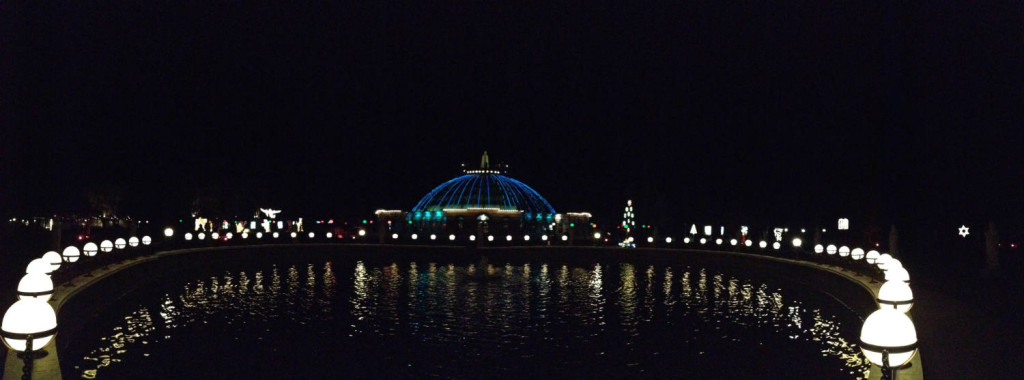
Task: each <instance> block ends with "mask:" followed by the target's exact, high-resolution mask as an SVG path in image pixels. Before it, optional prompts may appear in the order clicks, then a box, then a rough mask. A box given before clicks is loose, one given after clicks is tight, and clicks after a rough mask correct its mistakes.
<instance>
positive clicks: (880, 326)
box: [860, 308, 917, 367]
mask: <svg viewBox="0 0 1024 380" xmlns="http://www.w3.org/2000/svg"><path fill="white" fill-rule="evenodd" d="M860 341H861V345H860V346H861V350H863V351H864V356H865V357H867V358H868V360H869V361H871V362H872V363H874V364H875V365H879V366H881V365H882V364H883V361H882V351H883V350H885V351H888V353H889V363H888V364H889V366H891V367H902V366H903V365H905V364H907V362H909V361H910V359H913V357H914V354H916V353H917V330H916V329H915V328H914V322H913V321H911V320H910V318H909V317H907V315H906V314H904V313H902V312H900V311H898V310H896V309H889V308H885V309H878V310H875V311H874V312H872V313H871V315H869V316H868V318H867V319H865V320H864V325H863V326H861V330H860Z"/></svg>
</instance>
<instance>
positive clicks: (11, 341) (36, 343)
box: [0, 298, 57, 352]
mask: <svg viewBox="0 0 1024 380" xmlns="http://www.w3.org/2000/svg"><path fill="white" fill-rule="evenodd" d="M56 328H57V313H56V312H54V311H53V307H51V306H50V304H48V303H46V301H42V300H39V299H31V298H30V299H23V300H19V301H17V302H15V303H14V304H12V305H11V307H10V308H8V309H7V312H6V313H4V319H3V322H0V330H3V331H5V332H9V333H14V334H23V336H26V337H27V335H32V350H33V351H35V350H42V349H43V348H45V347H46V345H47V344H49V343H50V341H52V340H53V336H54V332H53V331H54V330H55V329H56ZM3 340H4V344H5V345H7V347H10V348H11V349H12V350H15V351H18V352H24V351H25V349H26V348H27V347H26V343H27V342H26V341H25V340H26V339H15V338H7V337H5V338H3Z"/></svg>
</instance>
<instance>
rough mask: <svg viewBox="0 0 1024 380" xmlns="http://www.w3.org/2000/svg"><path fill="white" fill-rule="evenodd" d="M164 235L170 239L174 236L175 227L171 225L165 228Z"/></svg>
mask: <svg viewBox="0 0 1024 380" xmlns="http://www.w3.org/2000/svg"><path fill="white" fill-rule="evenodd" d="M164 237H165V238H168V239H170V238H172V237H174V229H173V228H171V227H167V228H164Z"/></svg>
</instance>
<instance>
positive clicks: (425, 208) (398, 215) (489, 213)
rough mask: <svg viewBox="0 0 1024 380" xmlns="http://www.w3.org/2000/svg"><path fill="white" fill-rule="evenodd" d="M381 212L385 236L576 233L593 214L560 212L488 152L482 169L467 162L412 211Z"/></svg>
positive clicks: (483, 158) (378, 214) (380, 230)
mask: <svg viewBox="0 0 1024 380" xmlns="http://www.w3.org/2000/svg"><path fill="white" fill-rule="evenodd" d="M463 166H465V165H463ZM376 217H377V222H378V227H377V228H378V232H379V233H380V234H381V236H382V238H383V237H384V236H387V235H392V234H408V233H417V234H425V233H436V234H444V235H451V234H454V235H457V236H468V235H477V236H480V237H483V236H485V235H494V236H505V235H510V234H511V235H516V236H522V235H543V234H550V235H555V234H567V235H573V233H572V232H573V231H572V230H573V229H574V228H575V227H576V226H577V225H578V226H580V228H582V227H583V226H587V227H589V222H590V214H589V213H567V214H566V215H565V216H563V215H562V214H559V213H557V212H556V211H555V209H554V207H552V206H551V204H550V203H548V201H547V200H546V199H544V197H543V196H541V195H540V194H539V193H537V191H536V190H534V189H533V188H531V187H530V186H527V185H526V184H525V183H522V182H520V181H518V180H516V179H514V178H511V177H509V176H508V175H507V165H497V167H496V168H492V167H491V165H490V160H489V158H488V156H487V152H484V155H483V157H482V158H481V160H480V168H479V169H466V168H465V167H464V168H463V170H462V175H461V176H458V177H456V178H453V179H451V180H449V181H447V182H444V183H442V184H441V185H439V186H437V187H435V188H434V189H433V190H431V191H430V192H429V193H427V194H426V195H424V196H423V198H422V199H420V201H419V203H417V204H416V205H415V206H414V207H413V208H412V210H410V211H401V210H377V212H376ZM539 241H540V240H539V239H538V240H537V242H539Z"/></svg>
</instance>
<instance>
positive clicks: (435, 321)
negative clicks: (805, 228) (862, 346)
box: [74, 261, 868, 379]
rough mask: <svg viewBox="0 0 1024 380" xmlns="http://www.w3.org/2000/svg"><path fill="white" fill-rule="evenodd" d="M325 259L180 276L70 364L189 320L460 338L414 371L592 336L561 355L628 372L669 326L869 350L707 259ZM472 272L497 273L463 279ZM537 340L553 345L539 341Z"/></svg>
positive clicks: (754, 341)
mask: <svg viewBox="0 0 1024 380" xmlns="http://www.w3.org/2000/svg"><path fill="white" fill-rule="evenodd" d="M336 265H337V264H336V263H335V262H331V261H327V262H325V263H316V264H314V263H309V264H304V265H290V266H287V267H286V268H285V267H282V268H278V267H277V266H270V267H268V268H264V269H263V270H256V271H250V272H249V273H247V272H245V271H241V272H225V273H224V274H222V275H220V276H213V277H209V278H204V279H195V280H191V281H188V282H185V283H184V284H183V285H181V287H180V291H179V292H177V293H167V294H163V295H162V297H160V299H159V301H158V302H156V306H155V307H156V308H157V309H158V312H157V313H156V314H155V315H153V316H151V315H150V312H149V310H150V308H151V306H146V305H139V306H138V307H136V308H134V309H132V310H130V311H129V312H127V314H126V315H124V317H123V321H122V322H120V323H117V324H115V326H114V327H113V328H112V330H111V331H109V332H108V333H106V334H104V335H103V336H102V337H100V338H99V340H98V341H95V342H92V343H89V344H90V345H91V346H92V347H94V348H92V349H88V350H83V352H88V353H87V354H86V355H85V356H84V357H82V358H81V360H80V361H78V362H76V363H75V367H74V368H75V372H76V373H78V374H80V375H81V377H83V378H97V377H102V375H103V373H104V371H105V370H107V368H108V367H116V366H122V365H123V366H132V365H133V361H138V360H139V359H137V358H138V357H139V356H141V357H144V358H147V359H149V360H159V359H160V358H151V357H150V356H151V353H152V351H153V350H152V349H151V348H152V347H154V346H158V345H160V344H161V342H164V341H171V340H173V339H175V337H176V336H178V335H179V334H186V335H187V334H189V333H191V330H192V329H194V328H195V327H196V326H205V325H209V326H215V327H216V328H217V329H220V330H219V331H223V334H225V335H228V336H229V337H227V338H222V339H228V340H230V339H231V338H230V335H231V334H236V335H242V334H254V335H255V336H257V337H258V338H257V339H259V340H263V336H275V334H277V333H278V332H277V331H276V329H279V328H280V326H281V325H282V324H283V323H284V324H293V325H299V326H305V325H307V324H309V325H312V326H314V327H315V326H321V325H323V324H325V323H328V324H339V323H340V324H342V325H341V326H342V328H338V329H337V331H339V333H340V334H344V335H346V336H348V337H360V336H369V337H380V338H388V337H391V338H395V339H410V338H412V339H413V340H414V341H416V342H419V343H417V344H425V345H426V346H428V347H446V348H449V349H454V348H453V347H457V350H459V354H458V355H449V357H447V358H446V357H444V356H443V355H442V356H436V354H435V355H432V356H430V357H432V358H435V359H436V358H442V359H444V360H434V361H432V362H430V363H422V364H424V365H426V366H427V367H429V368H426V369H421V371H423V372H418V373H419V374H420V375H421V376H420V377H422V375H424V374H432V375H434V376H439V377H452V376H455V377H458V376H456V375H452V374H451V373H452V368H453V367H456V366H461V365H462V364H461V363H460V362H461V361H465V360H470V361H472V360H484V359H485V358H494V357H509V358H515V359H517V360H524V361H529V360H552V359H551V358H543V357H542V356H544V355H545V352H551V351H550V350H555V352H562V351H558V350H564V351H565V352H573V351H586V350H587V348H588V347H590V346H591V345H593V346H594V347H596V348H595V349H594V352H592V353H589V352H588V353H585V354H577V355H575V356H571V357H567V358H566V359H564V360H565V361H566V363H564V364H565V365H567V366H570V367H572V366H580V365H584V364H585V363H588V362H591V361H594V362H600V361H603V360H605V359H603V358H606V357H614V359H613V360H612V361H621V362H622V364H623V365H625V366H626V367H628V368H629V370H628V371H635V372H628V371H627V372H623V373H626V374H629V373H633V374H642V373H645V371H646V370H649V369H650V368H649V367H650V366H652V365H656V364H654V363H657V361H656V360H652V357H658V355H663V354H670V353H672V352H677V351H673V350H676V349H677V348H674V347H662V346H658V345H657V344H654V343H652V340H651V339H652V338H650V337H651V335H652V334H665V332H666V331H670V332H671V334H672V335H673V336H674V338H673V339H674V343H673V345H676V344H678V345H692V346H694V347H696V351H695V352H696V353H697V355H704V354H705V350H704V348H703V346H704V345H708V344H714V341H722V342H740V343H742V342H746V343H742V344H750V345H758V344H764V342H765V341H770V342H778V340H772V339H768V338H766V336H768V335H771V336H775V337H783V339H785V340H788V341H792V342H794V343H799V344H804V345H811V346H813V347H817V348H816V350H818V351H820V354H821V357H823V358H826V359H828V360H833V361H834V362H836V363H839V365H840V366H841V367H842V368H839V370H840V371H841V373H844V374H847V375H848V378H851V379H855V378H866V377H867V370H868V365H867V363H866V362H865V360H864V359H863V357H862V356H861V354H860V352H859V349H858V348H857V346H856V345H855V344H854V343H853V342H851V341H850V339H849V338H852V337H844V336H842V334H841V332H842V331H841V327H842V326H841V325H840V323H839V322H837V321H836V318H835V317H834V316H831V315H828V314H825V313H823V312H822V311H821V310H820V309H818V308H815V307H814V305H805V304H804V301H802V300H799V299H790V298H791V297H790V296H785V294H789V293H787V291H786V290H783V289H777V288H772V287H769V286H768V285H767V284H764V283H759V282H756V281H753V280H749V279H744V278H737V277H735V276H730V275H728V274H726V273H720V272H715V271H711V270H709V269H706V268H690V267H685V266H675V267H673V266H655V265H645V266H638V265H635V264H633V263H615V264H611V265H607V264H606V265H602V264H601V263H595V264H593V265H592V266H589V267H578V266H569V265H565V264H557V265H549V264H548V263H533V264H529V263H528V264H511V263H502V264H492V263H486V262H484V263H476V264H468V265H455V264H451V263H436V262H407V263H402V264H399V263H390V264H383V265H381V264H367V263H364V262H363V261H356V262H354V263H348V264H342V270H343V271H344V273H348V274H349V275H346V276H345V278H343V279H342V281H339V279H338V278H337V277H336V275H335V269H336ZM265 271H266V272H265ZM478 272H479V273H480V274H483V273H486V274H489V275H491V276H494V279H493V280H490V281H475V280H472V279H471V278H472V277H473V276H475V275H476V274H478ZM282 273H283V278H282ZM234 340H236V341H237V340H238V338H237V337H235V338H234ZM268 340H269V339H268ZM609 341H611V342H614V343H616V344H613V345H609V344H607V343H608V342H609ZM540 345H550V346H551V347H552V348H551V349H545V350H547V351H545V350H538V348H537V346H540ZM616 346H618V347H616ZM607 349H611V350H614V351H609V350H607ZM399 359H400V358H399ZM395 360H398V359H395ZM445 360H447V361H445ZM660 360H675V358H669V357H664V358H661V359H660ZM807 360H820V359H815V358H807ZM512 362H514V361H512ZM497 365H498V366H499V368H495V369H493V370H494V371H496V372H494V373H495V374H497V375H498V377H501V376H500V374H503V373H519V372H514V371H515V368H512V367H514V364H513V363H504V364H501V363H499V364H497ZM508 371H513V372H508ZM752 375H755V374H752ZM609 376H611V377H615V376H614V375H609Z"/></svg>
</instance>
